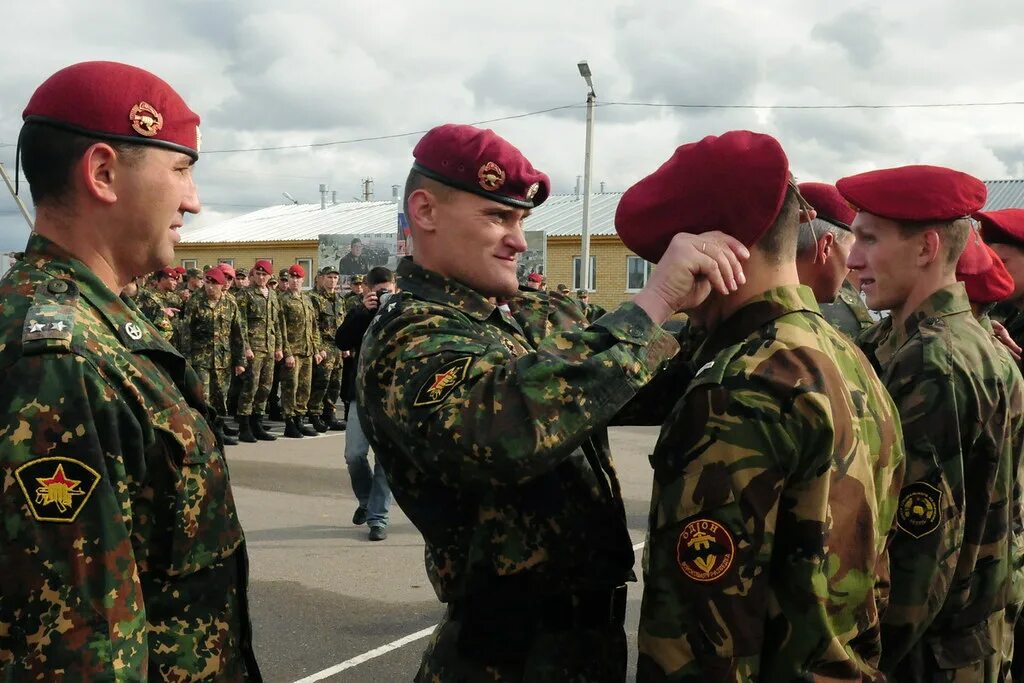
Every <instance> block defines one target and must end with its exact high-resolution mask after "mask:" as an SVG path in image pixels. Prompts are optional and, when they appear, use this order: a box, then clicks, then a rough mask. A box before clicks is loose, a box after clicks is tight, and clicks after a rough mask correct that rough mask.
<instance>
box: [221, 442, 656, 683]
mask: <svg viewBox="0 0 1024 683" xmlns="http://www.w3.org/2000/svg"><path fill="white" fill-rule="evenodd" d="M272 424H273V423H272ZM272 431H273V432H274V433H275V434H278V435H280V434H281V432H282V431H283V425H280V424H279V423H278V424H277V426H276V428H273V429H272ZM610 433H611V443H612V452H613V454H614V456H615V463H616V468H617V470H618V474H619V478H620V480H621V482H622V487H623V495H624V498H625V503H626V515H627V520H628V523H629V528H630V533H631V535H632V537H633V542H634V544H641V543H643V540H644V534H645V531H646V524H647V510H648V503H649V500H650V487H651V470H650V466H649V464H648V460H647V455H648V453H650V451H651V450H652V448H653V446H654V440H655V438H656V436H657V430H656V429H655V428H649V427H616V428H613V429H611V432H610ZM344 448H345V435H344V432H340V433H339V432H328V433H327V434H324V435H320V436H317V437H306V438H303V439H284V438H279V439H278V440H277V441H275V442H260V443H258V444H241V445H239V446H232V447H228V450H227V459H228V463H229V468H230V473H231V483H232V488H233V490H234V495H235V502H236V504H237V506H238V511H239V516H240V517H241V521H242V526H243V528H244V529H245V536H246V539H247V541H248V546H249V561H250V582H249V600H250V607H251V612H252V620H253V638H254V644H255V649H256V656H257V658H258V659H259V662H260V667H261V669H262V671H263V674H264V677H265V679H266V680H267V681H272V682H279V681H280V682H283V681H287V682H294V681H301V680H303V679H305V680H307V681H314V680H327V681H337V682H339V683H340V682H343V681H351V682H357V681H358V682H366V683H371V682H372V683H381V682H391V681H396V682H397V681H411V680H412V678H413V676H414V675H415V673H416V670H417V668H418V666H419V661H420V657H421V655H422V653H423V650H424V648H425V647H426V644H427V642H428V640H427V639H428V637H429V631H428V630H426V629H430V628H431V627H432V626H434V625H435V624H436V623H437V622H438V620H439V618H440V616H441V614H442V611H443V610H442V607H441V605H440V603H439V602H438V601H437V598H436V597H435V595H434V591H433V589H432V588H431V587H430V582H429V581H428V580H427V576H426V572H425V571H424V568H423V539H422V537H421V536H420V534H419V532H418V531H416V528H415V527H414V526H413V525H412V524H411V523H410V522H409V520H408V519H406V517H405V516H404V515H403V514H402V511H401V510H400V509H399V508H398V506H397V505H393V506H392V509H391V524H390V527H389V529H388V538H387V540H384V541H380V542H371V541H370V540H369V539H368V538H367V528H366V527H365V526H360V527H357V526H355V525H353V524H352V513H353V512H354V511H355V508H356V502H355V498H354V496H353V495H352V488H351V484H350V483H349V478H348V470H347V469H346V467H345V460H344V457H343V455H342V454H343V452H344ZM371 457H372V456H371ZM642 552H643V550H642V548H640V549H638V550H637V551H636V557H637V560H636V567H635V570H636V573H637V574H638V575H639V574H640V557H641V554H642ZM641 589H642V588H641V584H640V583H636V584H630V589H629V603H628V607H627V613H626V631H627V634H628V636H629V642H630V648H631V655H630V671H629V676H628V679H627V680H633V677H634V675H635V667H636V630H637V621H638V619H639V610H640V594H641ZM413 635H416V636H417V637H416V638H408V637H409V636H413ZM403 639H405V640H403ZM396 641H399V642H398V643H397V644H396ZM408 641H411V642H408ZM388 646H390V647H388ZM382 651H383V654H381V652H382ZM339 665H342V666H341V667H339ZM332 671H333V673H332Z"/></svg>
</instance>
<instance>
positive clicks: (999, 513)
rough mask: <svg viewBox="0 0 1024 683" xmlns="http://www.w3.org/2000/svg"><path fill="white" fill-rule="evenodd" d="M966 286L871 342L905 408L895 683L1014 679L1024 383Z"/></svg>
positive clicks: (893, 558) (893, 617) (896, 550)
mask: <svg viewBox="0 0 1024 683" xmlns="http://www.w3.org/2000/svg"><path fill="white" fill-rule="evenodd" d="M992 341H993V340H992V337H991V335H990V334H989V333H988V332H986V331H985V329H984V328H983V327H982V326H981V325H979V324H978V322H977V321H976V320H975V319H974V317H973V316H972V315H971V308H970V304H969V303H968V300H967V295H966V292H965V291H964V287H963V285H962V284H961V283H959V282H958V283H956V284H954V285H950V286H948V287H944V288H942V289H939V290H938V291H936V292H935V293H934V294H932V295H931V296H930V297H929V298H928V299H926V300H925V301H924V302H923V303H922V304H921V306H920V307H919V308H918V309H917V310H916V311H915V312H914V313H912V314H911V315H910V316H909V317H908V318H907V321H906V324H905V325H904V327H903V328H902V329H893V322H892V319H891V318H889V319H886V320H883V321H882V322H880V323H878V324H877V325H876V326H875V327H872V328H871V329H869V330H868V331H867V332H865V333H864V334H863V335H862V336H861V339H860V342H861V345H862V347H863V348H864V350H865V351H866V352H867V354H868V356H869V357H870V358H872V360H873V361H874V362H875V364H876V366H877V367H878V369H879V374H880V376H881V377H882V380H883V381H884V382H885V384H886V386H887V387H888V389H889V393H890V394H891V395H892V397H893V400H894V401H895V402H896V405H897V407H898V408H899V411H900V418H901V420H902V423H903V435H904V440H905V443H906V448H907V469H906V477H905V479H904V482H903V488H902V490H901V492H900V499H899V507H898V512H897V522H898V527H897V530H896V533H895V535H894V537H893V540H892V543H891V545H890V549H889V552H890V575H891V581H892V590H891V598H890V601H889V609H888V611H886V613H885V614H884V615H883V617H882V669H883V671H885V672H886V674H887V675H889V676H890V679H891V680H894V681H965V682H966V681H972V682H982V683H989V682H995V681H1002V680H1003V678H1002V676H1001V674H1000V671H1001V670H1003V669H1005V668H1006V665H1007V663H1006V662H1005V661H1004V660H1005V659H1006V654H1005V650H1006V648H1005V644H1006V643H1007V641H1008V640H1009V639H1011V638H1012V636H1011V635H1010V634H1009V633H1008V631H1009V630H1010V629H1009V627H1008V624H1007V622H1008V621H1010V620H1009V619H1008V618H1007V614H1008V613H1012V614H1016V612H1017V610H1018V607H1019V597H1018V596H1017V595H1015V593H1016V592H1019V581H1018V580H1017V576H1016V575H1017V573H1018V572H1019V568H1020V563H1021V560H1022V557H1021V553H1020V544H1021V540H1022V539H1021V537H1020V528H1021V519H1020V505H1021V499H1020V491H1019V486H1018V485H1017V484H1018V482H1017V478H1018V476H1019V472H1018V470H1019V464H1020V456H1021V443H1020V440H1021V435H1022V434H1024V432H1022V428H1024V424H1022V411H1024V386H1022V384H1024V380H1022V379H1021V375H1020V372H1019V371H1018V370H1017V368H1016V367H1015V365H1014V364H1013V363H1012V362H1011V361H1010V360H1009V358H1008V356H1007V355H1006V354H1003V353H997V352H996V351H995V350H994V347H993V345H992Z"/></svg>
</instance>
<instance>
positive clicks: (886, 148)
mask: <svg viewBox="0 0 1024 683" xmlns="http://www.w3.org/2000/svg"><path fill="white" fill-rule="evenodd" d="M289 4H290V3H289ZM8 5H9V6H7V7H5V8H4V16H3V21H2V22H0V163H3V164H4V166H5V167H6V168H7V169H8V170H10V169H12V167H13V163H14V150H15V148H14V143H15V142H16V140H17V135H18V129H19V127H20V125H21V111H22V109H23V108H24V105H25V103H26V102H27V101H28V99H29V97H30V96H31V94H32V92H33V90H34V89H35V87H36V86H38V85H39V83H41V82H42V81H43V80H44V79H45V78H46V77H47V76H49V75H50V74H51V73H53V72H54V71H56V70H57V69H59V68H61V67H63V66H66V65H68V64H71V63H74V62H77V61H85V60H92V59H109V60H116V61H124V62H129V63H132V64H135V65H138V66H142V67H144V68H147V69H150V70H152V71H153V72H155V73H157V74H158V75H160V76H161V77H162V78H164V79H165V80H167V81H168V82H170V83H171V84H172V85H173V86H174V87H175V88H176V89H177V90H178V91H179V92H181V93H182V95H183V96H184V97H185V99H186V101H187V102H188V103H189V105H190V106H191V107H192V108H193V109H194V110H195V111H197V112H198V113H199V114H200V116H201V117H202V119H203V121H202V131H203V155H202V157H201V159H200V162H199V164H198V165H197V167H196V177H197V180H198V182H199V185H200V196H201V198H202V200H203V203H204V209H203V212H202V213H201V214H200V215H199V216H195V217H192V218H189V219H187V220H188V221H190V223H189V224H191V225H205V224H211V223H214V222H217V221H219V220H223V219H224V218H227V217H230V216H233V215H236V214H238V213H245V212H248V211H253V210H256V209H258V208H261V207H264V206H268V205H272V204H279V203H282V202H283V201H285V200H284V199H283V198H282V192H288V193H290V194H291V195H293V196H294V197H296V198H297V199H298V200H300V201H302V202H317V201H319V193H318V191H317V188H318V185H319V184H320V183H326V184H328V186H329V187H330V189H332V190H336V191H337V192H338V196H339V200H341V199H344V200H348V199H351V198H353V197H357V196H359V195H360V192H361V180H362V179H363V178H373V180H374V184H375V190H376V198H378V199H381V198H386V197H390V195H391V186H392V185H397V184H400V183H402V182H404V179H405V175H406V173H407V172H408V169H409V166H410V164H411V160H412V157H411V151H412V148H413V146H414V145H415V143H416V141H417V139H418V138H419V135H418V134H413V135H407V136H404V137H396V138H391V139H387V140H377V141H367V142H359V143H351V144H340V145H329V146H322V147H317V148H313V149H310V148H304V149H303V148H300V149H289V150H280V151H264V152H232V153H226V152H225V153H216V151H217V150H229V149H239V148H252V147H269V146H288V145H306V144H310V143H326V142H333V141H344V140H352V139H357V138H366V137H379V136H388V135H394V134H398V133H406V132H415V131H422V130H425V129H427V128H430V127H432V126H434V125H437V124H440V123H445V122H449V121H454V122H466V123H468V122H476V121H482V120H489V119H497V118H502V117H509V116H514V115H517V114H522V113H526V112H531V111H537V110H542V109H549V108H554V107H561V106H564V105H573V104H576V105H578V106H575V107H571V108H566V109H560V110H558V111H555V112H551V113H548V114H543V115H536V116H528V117H523V118H516V119H510V120H505V121H499V122H495V123H492V124H488V125H489V127H491V128H494V129H495V130H496V131H497V132H499V133H500V134H502V135H503V136H505V137H506V138H508V139H509V140H511V141H512V142H513V143H514V144H516V145H517V146H518V147H519V148H520V149H522V150H523V151H524V152H525V153H526V154H527V156H528V157H529V158H530V159H531V161H532V162H533V163H534V165H535V166H537V167H538V168H540V169H542V170H544V171H547V172H548V173H549V174H550V175H551V178H552V182H553V185H554V191H555V192H572V191H573V189H574V188H575V184H576V177H577V176H578V175H580V174H581V173H582V172H583V170H582V169H583V153H584V130H585V128H584V120H585V109H584V106H583V104H584V102H585V100H586V86H585V84H584V83H583V80H582V79H581V78H580V76H579V73H578V71H577V68H576V63H577V62H578V61H579V60H581V59H587V60H588V61H589V63H590V66H591V69H592V71H593V74H594V85H595V89H596V92H597V96H598V103H599V105H601V106H599V108H598V109H597V112H596V126H595V142H594V149H595V152H594V180H595V188H596V183H597V182H599V181H604V182H605V184H606V188H607V189H608V190H609V191H619V190H624V189H626V188H627V187H629V185H630V184H632V183H633V182H635V181H636V180H638V179H639V178H641V177H643V176H644V175H646V174H647V173H649V172H651V171H652V170H654V169H655V168H656V167H657V166H658V165H660V164H661V163H662V162H663V161H664V160H665V159H667V158H668V157H669V156H670V155H671V153H672V151H673V150H674V149H675V147H676V146H678V145H680V144H683V143H685V142H690V141H693V140H696V139H699V138H701V137H703V136H705V135H708V134H716V133H721V132H723V131H726V130H730V129H734V128H748V129H752V130H759V131H763V132H768V133H771V134H772V135H775V136H776V137H777V138H778V139H779V140H780V141H781V143H782V145H783V147H784V148H785V149H786V152H787V154H788V156H789V159H790V164H791V166H792V169H793V171H794V173H795V174H796V175H797V177H798V178H799V179H800V180H824V181H834V180H835V179H836V178H838V177H842V176H843V175H846V174H849V173H855V172H859V171H863V170H868V169H871V168H880V167H886V166H894V165H901V164H907V163H932V164H940V165H947V166H953V167H956V168H958V169H961V170H964V171H967V172H969V173H972V174H974V175H977V176H979V177H981V178H983V179H997V178H1012V177H1022V176H1024V133H1022V130H1021V126H1020V123H1019V122H1020V120H1021V119H1022V117H1024V106H1022V105H1010V106H985V107H961V108H901V109H801V110H793V109H770V108H767V107H770V106H778V105H849V104H889V105H891V104H907V103H956V102H1004V101H1024V72H1022V71H1021V69H1020V68H1019V63H1020V57H1019V55H1020V46H1021V45H1022V44H1024V4H1020V3H1009V2H1005V1H1002V0H1000V1H996V0H974V1H973V2H971V3H966V2H959V1H955V0H932V1H931V2H919V1H918V0H908V1H906V2H900V3H893V2H876V3H870V2H863V1H861V2H844V1H841V0H837V1H834V2H828V3H823V2H820V1H818V2H809V1H805V0H769V1H768V2H763V3H751V2H749V1H742V2H741V1H738V0H719V1H715V2H712V1H709V0H686V2H680V1H679V0H664V1H663V0H646V1H645V2H611V1H601V0H589V1H588V2H583V1H579V0H545V1H541V0H521V1H520V2H519V3H517V4H513V5H500V4H499V5H495V4H494V3H481V2H467V1H465V0H445V1H444V2H435V1H433V0H421V1H419V2H416V3H413V2H405V1H401V2H387V3H384V2H369V1H367V0H363V1H361V2H349V1H347V0H332V1H331V2H321V1H318V0H312V1H307V2H303V3H301V4H300V3H294V7H291V6H288V5H287V4H286V3H282V2H279V1H278V2H265V1H263V0H246V1H244V2H242V1H241V0H218V1H216V2H214V1H209V2H205V1H204V2H200V1H198V0H179V1H177V2H155V3H154V2H150V3H139V2H137V1H136V2H127V1H125V0H108V1H107V2H104V3H81V2H73V1H72V0H34V1H33V2H18V3H8ZM616 102H618V103H622V102H632V103H644V104H648V105H649V104H718V105H757V108H743V109H691V108H671V107H654V106H625V105H621V104H611V103H616ZM23 196H24V197H25V198H26V201H27V200H28V193H27V191H23ZM27 234H28V230H27V227H26V226H25V224H24V222H23V220H22V219H21V217H20V215H19V214H18V213H17V208H16V206H15V204H14V202H13V200H12V199H11V197H10V196H9V194H7V193H6V190H5V189H3V188H0V251H7V250H15V249H20V248H22V247H23V246H24V243H25V238H26V236H27Z"/></svg>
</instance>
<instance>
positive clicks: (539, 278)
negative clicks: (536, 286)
mask: <svg viewBox="0 0 1024 683" xmlns="http://www.w3.org/2000/svg"><path fill="white" fill-rule="evenodd" d="M526 279H527V280H529V281H530V282H544V276H543V275H541V274H540V273H530V274H529V275H527V276H526Z"/></svg>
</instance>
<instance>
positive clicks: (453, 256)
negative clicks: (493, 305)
mask: <svg viewBox="0 0 1024 683" xmlns="http://www.w3.org/2000/svg"><path fill="white" fill-rule="evenodd" d="M529 213H530V212H529V210H527V209H519V208H515V207H512V206H508V205H506V204H501V203H499V202H495V201H491V200H490V199H485V198H484V197H480V196H478V195H475V194H470V193H469V192H458V191H456V192H452V193H451V197H450V198H449V199H448V201H444V202H440V203H439V204H438V205H437V222H438V225H440V226H443V229H440V230H438V231H437V233H436V235H437V241H438V250H437V251H438V255H439V258H440V260H441V262H440V263H438V264H435V266H436V267H437V269H438V272H440V273H441V274H442V275H445V276H447V277H451V278H454V279H456V280H458V281H459V282H462V283H463V284H465V285H468V286H469V287H472V288H473V289H475V290H476V291H477V292H480V293H481V294H483V295H484V296H497V297H502V298H504V297H510V296H513V295H515V293H516V292H517V291H518V290H519V279H518V277H517V273H516V264H517V262H518V260H519V254H521V253H523V252H524V251H526V237H525V235H524V234H523V220H524V219H525V218H526V217H527V216H528V215H529Z"/></svg>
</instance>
